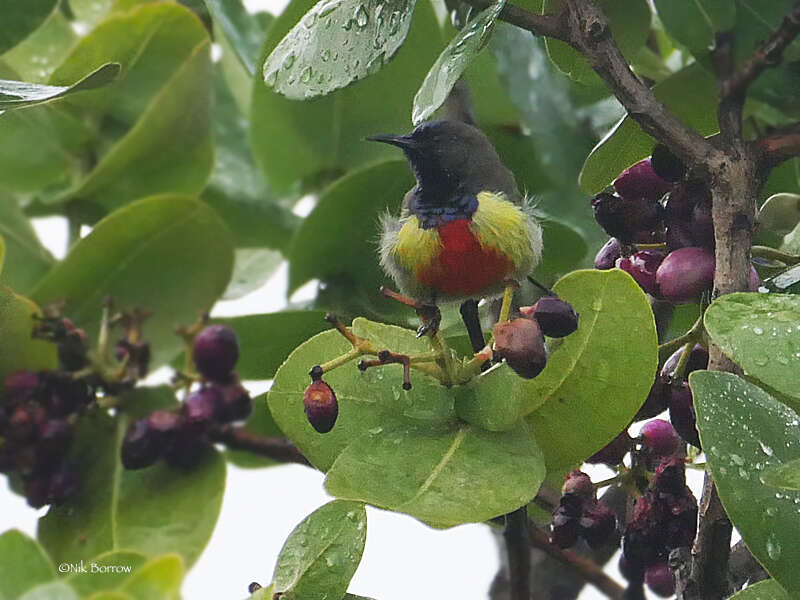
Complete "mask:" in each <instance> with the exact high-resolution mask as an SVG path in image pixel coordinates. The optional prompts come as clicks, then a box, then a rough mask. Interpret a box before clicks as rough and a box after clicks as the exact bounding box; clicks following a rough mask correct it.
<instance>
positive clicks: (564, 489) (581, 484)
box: [561, 469, 595, 500]
mask: <svg viewBox="0 0 800 600" xmlns="http://www.w3.org/2000/svg"><path fill="white" fill-rule="evenodd" d="M561 493H562V494H564V495H566V494H571V495H572V496H576V497H578V498H581V499H582V500H592V499H594V497H595V490H594V486H593V485H592V480H591V479H590V478H589V476H588V475H587V474H586V473H584V472H583V471H579V470H577V469H575V470H574V471H570V472H569V473H567V475H566V477H564V485H562V486H561Z"/></svg>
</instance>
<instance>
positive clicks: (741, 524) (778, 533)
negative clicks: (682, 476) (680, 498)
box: [689, 371, 800, 596]
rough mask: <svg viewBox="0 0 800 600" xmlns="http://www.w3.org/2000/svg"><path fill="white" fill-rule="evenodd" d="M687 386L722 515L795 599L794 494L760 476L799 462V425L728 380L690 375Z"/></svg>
mask: <svg viewBox="0 0 800 600" xmlns="http://www.w3.org/2000/svg"><path fill="white" fill-rule="evenodd" d="M689 385H690V386H691V389H692V394H693V397H694V406H695V410H696V411H697V427H698V430H699V431H700V441H701V442H702V444H703V450H704V451H705V452H706V456H707V459H708V464H709V466H710V467H711V473H712V475H713V476H714V482H715V483H716V484H717V490H718V491H719V496H720V499H721V500H722V504H723V506H724V507H725V510H726V512H727V513H728V515H729V516H730V519H731V521H732V522H733V525H734V526H735V527H736V529H737V530H738V531H739V532H740V533H741V534H742V539H744V541H745V543H746V544H747V547H748V548H749V549H750V551H751V552H752V553H753V556H755V557H756V558H757V559H758V561H759V562H760V563H761V564H762V565H763V566H764V568H765V569H766V570H767V571H768V572H769V574H770V575H772V576H773V577H774V578H775V579H776V580H777V581H778V583H780V584H781V585H782V586H783V587H784V588H785V589H786V590H787V591H788V592H789V594H790V596H797V595H798V594H800V572H798V570H797V565H798V562H799V561H800V546H798V545H797V540H798V539H800V519H798V511H800V492H795V491H781V492H776V491H775V488H773V487H770V486H767V485H764V483H762V481H761V475H762V473H763V472H764V471H765V470H766V469H769V468H770V467H772V466H773V465H777V464H782V463H785V462H787V461H789V460H793V459H795V458H797V457H798V456H799V455H800V427H798V425H800V417H798V415H797V413H795V412H794V411H793V410H791V409H790V408H789V407H788V406H786V405H785V404H782V403H781V402H778V401H777V400H775V399H774V398H773V397H772V396H770V395H769V394H768V393H767V392H765V391H764V390H762V389H761V388H758V387H756V386H755V385H752V384H750V383H747V382H745V381H744V380H742V379H740V378H738V377H737V376H735V375H732V374H730V373H721V372H716V371H695V372H694V373H692V374H691V375H690V376H689Z"/></svg>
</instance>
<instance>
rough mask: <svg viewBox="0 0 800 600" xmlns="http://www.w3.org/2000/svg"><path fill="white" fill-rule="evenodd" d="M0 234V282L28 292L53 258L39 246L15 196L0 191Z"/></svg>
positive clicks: (46, 269)
mask: <svg viewBox="0 0 800 600" xmlns="http://www.w3.org/2000/svg"><path fill="white" fill-rule="evenodd" d="M0 235H2V239H3V241H4V242H5V254H6V257H5V265H4V266H3V269H2V277H0V281H1V282H3V283H5V284H7V285H9V286H10V287H12V288H13V289H15V290H17V291H18V292H20V293H22V294H25V293H28V292H29V291H30V290H31V288H32V287H33V285H34V284H35V283H36V282H37V281H38V280H39V279H41V278H42V275H44V274H45V273H46V272H47V271H48V270H49V269H50V267H51V266H52V264H53V257H52V256H51V255H50V253H49V252H48V251H47V250H46V249H45V248H44V246H42V244H41V242H40V241H39V238H38V237H37V236H36V232H35V231H34V230H33V227H32V226H31V223H30V221H29V220H28V218H27V217H26V216H25V215H24V214H23V212H22V210H21V209H20V207H19V204H18V203H17V201H16V199H14V198H10V197H7V196H5V195H3V194H0ZM0 263H2V261H0Z"/></svg>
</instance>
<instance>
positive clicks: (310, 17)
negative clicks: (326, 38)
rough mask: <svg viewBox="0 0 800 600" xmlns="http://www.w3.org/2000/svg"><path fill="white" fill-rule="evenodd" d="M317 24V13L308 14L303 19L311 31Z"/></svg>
mask: <svg viewBox="0 0 800 600" xmlns="http://www.w3.org/2000/svg"><path fill="white" fill-rule="evenodd" d="M316 24H317V13H315V12H310V13H308V14H307V15H306V16H305V18H304V19H303V25H304V26H305V28H306V29H311V28H312V27H314V25H316Z"/></svg>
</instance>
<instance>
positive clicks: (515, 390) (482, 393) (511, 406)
mask: <svg viewBox="0 0 800 600" xmlns="http://www.w3.org/2000/svg"><path fill="white" fill-rule="evenodd" d="M524 385H525V380H524V379H522V378H521V377H520V376H519V375H517V374H516V373H514V372H513V371H512V370H511V368H510V367H509V366H508V365H506V364H503V365H499V366H496V367H495V368H493V369H490V370H488V371H486V372H485V373H481V374H480V375H479V376H478V377H476V378H475V379H474V380H473V381H471V382H470V383H468V384H467V385H464V386H462V387H460V388H456V389H455V390H454V393H455V396H456V402H455V409H456V414H458V417H459V418H460V419H463V420H464V421H466V422H467V423H471V424H473V425H477V426H478V427H481V428H482V429H486V430H488V431H507V430H509V429H513V428H514V427H516V426H517V425H518V422H519V417H520V411H521V408H520V403H521V401H522V398H521V396H522V394H524V393H525V392H524Z"/></svg>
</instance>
